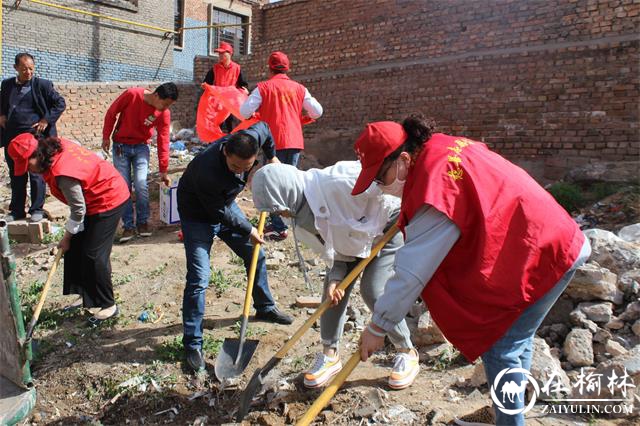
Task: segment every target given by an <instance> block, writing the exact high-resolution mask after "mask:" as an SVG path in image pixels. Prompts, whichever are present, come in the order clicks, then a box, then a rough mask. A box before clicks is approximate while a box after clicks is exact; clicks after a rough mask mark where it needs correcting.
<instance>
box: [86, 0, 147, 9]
mask: <svg viewBox="0 0 640 426" xmlns="http://www.w3.org/2000/svg"><path fill="white" fill-rule="evenodd" d="M85 1H88V0H85ZM89 3H102V4H106V5H107V6H113V7H117V8H119V9H125V10H130V11H132V12H137V11H138V0H92V1H90V2H89Z"/></svg>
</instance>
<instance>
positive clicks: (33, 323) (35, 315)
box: [25, 250, 63, 340]
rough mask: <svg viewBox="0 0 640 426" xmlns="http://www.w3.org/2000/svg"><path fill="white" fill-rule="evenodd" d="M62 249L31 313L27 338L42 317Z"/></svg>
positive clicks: (57, 254)
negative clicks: (41, 312)
mask: <svg viewBox="0 0 640 426" xmlns="http://www.w3.org/2000/svg"><path fill="white" fill-rule="evenodd" d="M62 254H63V252H62V250H58V252H57V253H56V257H55V259H54V261H53V265H51V269H49V274H48V275H47V281H46V282H45V283H44V286H43V287H42V293H41V294H40V300H39V301H38V304H37V305H36V308H35V309H34V310H33V315H31V322H30V323H29V328H28V329H27V334H26V338H25V339H26V340H29V339H31V335H32V334H33V329H34V328H35V326H36V323H37V322H38V318H39V317H40V311H42V307H43V306H44V301H45V300H46V298H47V293H49V288H51V280H52V279H53V275H54V274H55V273H56V269H58V264H59V263H60V259H61V258H62Z"/></svg>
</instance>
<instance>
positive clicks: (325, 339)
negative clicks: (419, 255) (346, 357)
mask: <svg viewBox="0 0 640 426" xmlns="http://www.w3.org/2000/svg"><path fill="white" fill-rule="evenodd" d="M402 245H403V237H402V234H401V233H397V234H396V235H395V236H394V237H393V238H392V239H391V241H389V242H388V243H387V245H385V246H384V247H383V248H382V250H381V251H380V253H379V254H378V256H377V257H376V258H375V259H373V260H372V261H371V263H369V265H367V267H366V268H365V269H364V272H363V273H362V278H361V279H360V293H361V294H362V298H363V299H364V303H366V305H367V306H368V307H369V309H370V310H371V311H372V312H373V307H374V305H375V303H376V300H378V297H380V296H381V295H382V293H384V286H385V284H386V283H387V280H388V279H389V278H391V276H392V275H393V262H394V259H395V255H396V251H398V249H399V248H400V247H402ZM358 263H359V260H358V261H355V262H348V263H347V271H348V272H350V271H351V270H352V269H353V268H355V267H356V265H357V264H358ZM348 272H347V273H348ZM345 276H346V275H345ZM329 283H330V280H329V273H328V271H327V275H326V277H325V281H324V292H323V295H322V300H325V299H326V298H327V288H328V287H329ZM353 288H354V285H353V284H352V285H351V286H350V287H349V288H347V290H345V292H344V293H345V294H344V297H343V298H342V300H341V301H340V303H338V304H337V305H336V306H333V307H331V308H329V309H327V311H326V312H325V313H324V314H323V315H322V317H321V318H320V337H321V339H322V344H323V345H325V346H329V347H331V348H334V349H336V351H337V350H338V344H339V342H340V337H342V332H343V331H344V323H345V321H346V319H347V315H346V313H347V305H348V303H349V296H350V295H351V291H352V290H353ZM388 336H389V339H390V340H391V342H392V343H393V344H394V345H395V346H396V348H402V349H410V348H413V344H412V343H411V336H410V333H409V328H408V327H407V323H406V321H405V320H402V322H400V323H399V324H398V325H396V326H395V327H394V328H393V329H392V330H391V331H390V332H389V333H388Z"/></svg>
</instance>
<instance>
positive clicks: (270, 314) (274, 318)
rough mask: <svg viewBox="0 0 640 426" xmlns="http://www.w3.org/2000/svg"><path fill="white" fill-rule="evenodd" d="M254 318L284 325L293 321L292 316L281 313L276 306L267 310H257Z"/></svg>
mask: <svg viewBox="0 0 640 426" xmlns="http://www.w3.org/2000/svg"><path fill="white" fill-rule="evenodd" d="M256 319H259V320H262V321H267V322H275V323H277V324H285V325H289V324H291V323H293V318H291V317H290V316H289V315H287V314H283V313H282V312H280V311H279V310H278V308H273V310H271V311H267V312H257V313H256Z"/></svg>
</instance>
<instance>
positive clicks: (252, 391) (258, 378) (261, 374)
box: [236, 357, 282, 422]
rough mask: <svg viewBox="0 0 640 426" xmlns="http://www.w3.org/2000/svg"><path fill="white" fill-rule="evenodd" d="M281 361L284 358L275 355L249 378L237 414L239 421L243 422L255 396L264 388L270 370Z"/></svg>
mask: <svg viewBox="0 0 640 426" xmlns="http://www.w3.org/2000/svg"><path fill="white" fill-rule="evenodd" d="M280 361H282V358H276V357H273V358H271V359H270V360H269V362H267V364H266V365H265V366H264V367H262V368H258V369H257V370H256V371H255V373H253V376H252V377H251V380H249V383H248V384H247V387H246V388H245V389H244V392H243V393H242V396H241V397H240V405H239V407H238V413H237V415H236V421H237V422H242V420H243V419H244V418H245V416H246V415H247V414H249V408H250V407H251V402H252V401H253V398H254V397H255V396H256V395H257V394H258V393H259V392H260V391H261V390H262V385H263V384H264V381H265V378H266V377H267V375H268V374H269V372H270V371H271V370H273V368H274V367H275V366H276V365H278V364H279V363H280Z"/></svg>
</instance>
